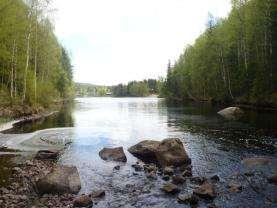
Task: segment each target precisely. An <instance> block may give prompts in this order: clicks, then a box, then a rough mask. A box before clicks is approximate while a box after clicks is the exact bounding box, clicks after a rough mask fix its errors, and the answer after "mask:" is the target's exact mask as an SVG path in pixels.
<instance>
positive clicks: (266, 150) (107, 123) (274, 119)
mask: <svg viewBox="0 0 277 208" xmlns="http://www.w3.org/2000/svg"><path fill="white" fill-rule="evenodd" d="M218 110H219V108H216V107H212V106H210V105H204V104H201V105H200V104H195V103H194V104H186V105H185V106H182V107H176V106H170V107H168V106H166V105H165V103H164V102H163V100H162V99H158V98H78V99H76V103H75V106H74V108H72V106H71V107H69V108H63V110H62V111H61V112H60V113H59V114H58V115H56V116H54V117H50V118H47V119H45V120H44V121H42V122H41V123H33V124H31V125H30V124H26V125H24V126H21V127H20V128H19V129H18V128H15V129H12V130H11V131H12V132H17V133H18V132H30V131H34V130H37V129H42V128H52V127H69V126H74V128H73V130H72V129H71V131H73V132H72V134H70V137H72V138H71V139H72V140H73V143H72V144H71V145H70V146H69V148H68V149H67V150H66V151H65V152H64V154H63V155H62V157H61V158H60V163H62V164H68V165H74V166H77V168H78V170H79V173H80V176H81V180H82V190H81V193H86V192H89V191H91V190H93V189H95V188H97V187H99V188H104V189H106V190H107V197H106V198H107V200H105V201H102V202H100V203H99V204H98V205H97V206H98V207H107V206H109V203H119V204H120V203H122V204H123V205H124V203H126V204H128V205H130V201H132V200H133V199H132V198H129V195H126V194H125V195H124V194H123V192H122V190H124V189H126V186H127V185H128V184H129V185H130V184H133V185H134V186H136V187H137V189H139V188H141V189H144V188H146V187H152V186H156V187H159V186H160V184H161V183H162V182H161V181H159V180H157V181H152V182H149V180H147V181H145V180H146V179H145V176H143V175H139V176H134V175H133V171H132V168H131V167H130V165H131V164H133V163H134V162H135V161H136V158H134V157H133V156H131V155H130V154H129V153H128V152H127V148H128V147H129V146H131V145H133V144H135V143H137V142H138V141H141V140H143V139H156V140H161V139H164V138H167V137H179V138H181V139H182V141H183V142H184V145H185V147H186V149H187V151H188V154H189V156H190V157H191V159H192V165H193V172H194V174H198V175H201V176H210V175H212V174H218V175H219V176H220V177H223V178H224V177H226V176H228V175H230V174H231V173H234V172H235V171H237V170H238V169H239V168H240V161H241V158H242V157H246V156H253V155H268V154H270V155H271V156H272V157H275V158H276V129H277V116H276V114H272V113H271V114H270V113H264V112H263V113H256V112H253V111H250V112H247V113H246V115H245V116H244V117H243V118H242V120H240V121H227V120H224V119H223V118H221V117H220V116H219V115H217V113H216V112H217V111H218ZM115 146H123V147H124V150H125V153H126V155H127V158H128V162H127V164H125V165H124V164H122V167H121V169H120V171H119V172H114V171H113V167H114V166H115V165H116V164H118V163H114V162H104V161H102V160H101V159H100V158H99V156H98V152H99V150H100V149H102V148H103V147H115ZM271 171H276V169H274V168H272V170H271ZM150 189H151V188H150ZM119 190H121V191H119ZM252 197H253V198H251V197H250V198H251V199H249V197H248V198H247V199H243V198H242V199H240V200H242V201H243V200H248V201H249V200H253V201H255V200H256V201H257V200H259V198H257V196H256V195H253V196H252ZM134 200H135V203H136V207H143V206H142V205H143V204H144V205H145V203H146V202H147V203H149V204H151V203H152V205H153V206H154V205H157V204H158V207H161V206H164V207H166V206H169V205H170V207H179V206H181V205H178V203H177V204H176V200H175V199H172V198H168V197H167V196H165V195H163V194H162V193H161V192H160V191H158V190H157V189H151V191H150V193H149V192H145V194H143V195H140V196H139V198H135V199H134ZM140 205H141V206H140ZM126 207H128V206H127V205H126ZM182 207H183V206H182Z"/></svg>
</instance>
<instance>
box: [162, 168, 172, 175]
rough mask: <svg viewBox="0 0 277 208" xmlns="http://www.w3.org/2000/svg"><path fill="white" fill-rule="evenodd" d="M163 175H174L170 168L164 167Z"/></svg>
mask: <svg viewBox="0 0 277 208" xmlns="http://www.w3.org/2000/svg"><path fill="white" fill-rule="evenodd" d="M163 173H164V175H173V174H174V170H173V168H172V167H165V168H164V169H163Z"/></svg>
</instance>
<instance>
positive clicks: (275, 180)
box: [267, 173, 277, 185]
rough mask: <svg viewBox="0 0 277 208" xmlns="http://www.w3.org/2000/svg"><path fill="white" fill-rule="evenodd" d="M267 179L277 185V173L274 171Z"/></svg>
mask: <svg viewBox="0 0 277 208" xmlns="http://www.w3.org/2000/svg"><path fill="white" fill-rule="evenodd" d="M267 181H268V182H269V183H273V184H275V185H277V173H274V174H272V175H271V176H269V177H268V178H267Z"/></svg>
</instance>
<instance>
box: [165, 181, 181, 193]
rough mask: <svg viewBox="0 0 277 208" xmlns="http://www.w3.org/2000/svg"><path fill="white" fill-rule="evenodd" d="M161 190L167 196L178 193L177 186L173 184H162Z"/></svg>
mask: <svg viewBox="0 0 277 208" xmlns="http://www.w3.org/2000/svg"><path fill="white" fill-rule="evenodd" d="M161 189H162V190H163V191H164V192H166V193H168V194H176V193H178V192H179V191H180V190H179V188H178V186H176V185H175V184H172V183H166V184H164V185H163V187H162V188H161Z"/></svg>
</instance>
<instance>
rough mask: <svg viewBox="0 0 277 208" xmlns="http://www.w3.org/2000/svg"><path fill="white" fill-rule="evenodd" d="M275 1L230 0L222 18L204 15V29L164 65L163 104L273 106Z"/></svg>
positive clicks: (276, 87)
mask: <svg viewBox="0 0 277 208" xmlns="http://www.w3.org/2000/svg"><path fill="white" fill-rule="evenodd" d="M276 41H277V1H276V0H232V10H231V12H230V14H229V16H228V17H227V18H224V19H218V18H215V17H213V16H212V15H209V18H208V21H207V29H206V31H205V32H204V33H203V34H202V35H200V37H198V38H197V39H196V41H195V43H194V44H193V45H187V46H186V47H185V49H184V52H183V53H182V54H181V55H180V57H179V59H178V60H177V61H176V63H175V64H174V65H173V66H171V65H169V67H168V73H167V77H166V80H165V82H164V86H163V90H162V94H163V96H165V97H166V98H167V99H168V100H175V101H181V102H182V101H184V100H188V99H190V100H196V101H203V100H205V101H215V102H238V103H245V104H251V105H270V106H277V67H276V64H277V63H276V62H277V54H276V51H277V50H276V49H277V48H276V47H277V42H276Z"/></svg>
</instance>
